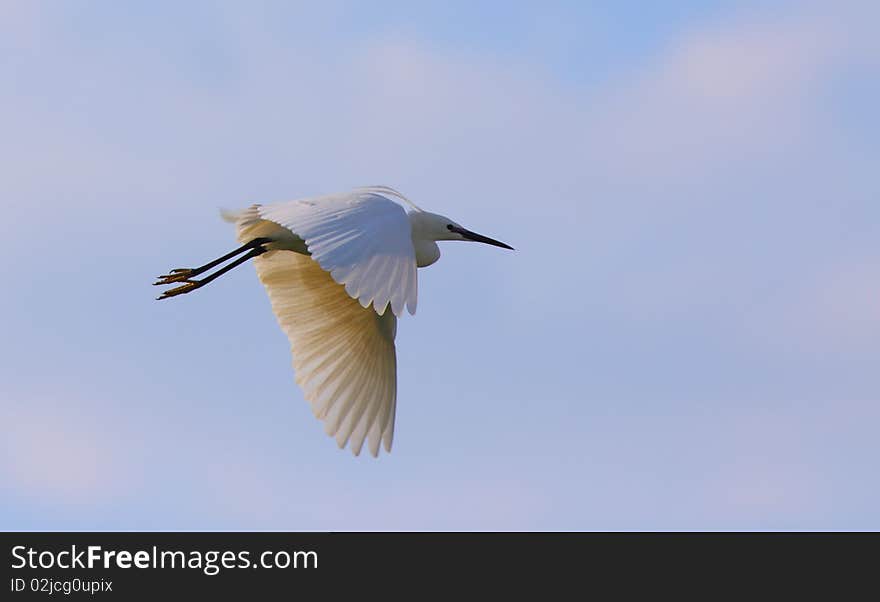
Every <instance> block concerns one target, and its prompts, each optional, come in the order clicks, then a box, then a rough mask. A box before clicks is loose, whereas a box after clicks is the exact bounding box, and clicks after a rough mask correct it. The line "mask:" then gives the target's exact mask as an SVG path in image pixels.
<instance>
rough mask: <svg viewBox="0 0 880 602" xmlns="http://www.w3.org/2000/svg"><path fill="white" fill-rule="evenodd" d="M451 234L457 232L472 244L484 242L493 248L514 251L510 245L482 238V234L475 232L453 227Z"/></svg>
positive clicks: (485, 237)
mask: <svg viewBox="0 0 880 602" xmlns="http://www.w3.org/2000/svg"><path fill="white" fill-rule="evenodd" d="M450 229H451V230H452V231H453V232H457V233H459V234H461V235H462V236H464V237H465V238H466V239H468V240H472V241H474V242H484V243H486V244H487V245H493V246H495V247H501V248H502V249H510V250H511V251H515V250H516V249H514V248H513V247H511V246H510V245H507V244H504V243H503V242H501V241H500V240H495V239H494V238H489V237H488V236H483V235H482V234H477V233H476V232H471V231H470V230H465V229H464V228H459V227H458V226H453V227H452V228H450Z"/></svg>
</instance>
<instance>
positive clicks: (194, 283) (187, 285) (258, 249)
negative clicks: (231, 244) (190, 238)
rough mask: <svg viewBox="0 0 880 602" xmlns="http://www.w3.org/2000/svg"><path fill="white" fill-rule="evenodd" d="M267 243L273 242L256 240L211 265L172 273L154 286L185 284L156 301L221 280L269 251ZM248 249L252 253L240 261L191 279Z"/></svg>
mask: <svg viewBox="0 0 880 602" xmlns="http://www.w3.org/2000/svg"><path fill="white" fill-rule="evenodd" d="M258 241H259V242H258ZM267 242H271V240H270V239H268V238H255V239H254V240H252V241H250V242H249V243H247V244H246V245H244V246H243V247H241V248H240V249H236V250H235V251H233V252H232V253H229V254H227V255H224V256H223V257H221V258H220V259H217V260H214V261H212V262H210V263H206V264H205V265H203V266H201V267H198V268H195V269H193V270H188V271H186V272H185V271H184V270H177V271H172V273H171V274H169V275H168V277H163V278H167V279H164V280H160V281H159V282H156V283H154V284H171V283H173V282H183V283H184V284H183V285H182V286H178V287H176V288H172V289H169V290H167V291H165V292H164V293H162V295H161V296H160V297H156V300H157V301H158V300H161V299H167V298H169V297H176V296H177V295H183V294H186V293H190V292H192V291H194V290H196V289H198V288H201V287H203V286H205V285H206V284H208V283H209V282H212V281H213V280H215V279H217V278H219V277H220V276H222V275H223V274H225V273H226V272H228V271H229V270H232V269H233V268H237V267H238V266H240V265H241V264H243V263H244V262H246V261H248V260H249V259H253V258H254V257H259V256H260V255H262V254H263V253H265V252H266V251H267V250H268V249H266V248H265V247H264V246H262V245H264V244H265V243H267ZM248 249H250V251H248V253H247V254H245V255H243V256H242V257H239V258H238V259H236V260H235V261H233V262H232V263H230V264H229V265H226V266H224V267H222V268H220V269H219V270H217V271H216V272H214V273H212V274H208V275H207V276H205V277H204V278H202V279H201V280H191V279H190V277H191V276H194V275H197V274H201V273H203V272H205V271H206V270H210V269H211V268H213V267H215V266H217V265H219V264H221V263H222V262H224V261H226V260H227V259H230V258H232V257H235V255H237V254H239V253H241V252H243V251H246V250H248ZM183 274H186V275H185V276H183ZM178 275H181V277H179V278H178V277H177V276H178ZM172 278H173V279H172Z"/></svg>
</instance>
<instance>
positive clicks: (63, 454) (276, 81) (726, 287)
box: [0, 1, 880, 530]
mask: <svg viewBox="0 0 880 602" xmlns="http://www.w3.org/2000/svg"><path fill="white" fill-rule="evenodd" d="M878 18H880V12H878V9H877V7H876V3H872V2H867V1H866V2H857V1H854V2H834V3H831V2H826V3H823V2H816V3H807V2H797V3H795V2H785V3H776V4H771V3H751V2H718V3H709V2H672V3H664V4H663V7H662V8H660V7H659V5H658V7H657V8H645V6H644V5H643V3H629V2H627V3H620V2H614V3H612V2H607V3H575V2H571V3H522V4H512V3H490V2H486V3H480V4H479V6H477V7H474V6H472V3H450V2H442V3H440V2H438V3H408V2H392V3H347V2H327V3H323V2H322V3H320V5H319V4H318V3H313V4H301V5H297V4H294V3H280V2H279V3H267V4H258V3H244V2H240V3H215V2H204V3H198V2H192V3H185V4H184V5H182V6H181V5H180V4H179V3H163V2H156V3H149V4H145V5H142V6H140V7H135V6H133V5H131V4H126V5H120V4H119V3H113V2H90V3H77V2H53V3H38V2H24V1H22V2H5V3H3V4H2V5H0V98H2V99H3V110H2V111H0V131H2V132H3V136H2V138H0V162H2V165H3V177H2V178H0V198H2V199H3V201H2V202H3V214H4V219H3V220H0V235H2V236H0V240H2V243H0V245H2V249H0V250H2V253H0V277H2V279H3V282H4V283H5V289H4V290H5V294H3V295H2V296H0V310H2V315H3V316H4V318H3V322H2V324H3V337H2V338H0V360H2V361H0V435H2V439H0V441H2V448H0V450H2V452H0V496H2V500H3V503H2V504H0V528H4V529H319V530H324V529H333V530H343V529H355V530H361V529H406V530H409V529H480V530H484V529H503V530H508V529H516V530H531V529H553V530H571V529H579V530H580V529H600V530H603V529H878V528H880V513H878V511H877V508H878V507H880V481H878V478H877V476H876V473H877V470H876V467H877V465H878V462H880V444H878V442H877V436H876V430H877V429H876V425H877V424H878V421H880V378H878V369H877V366H878V365H880V361H878V360H880V244H878V240H880V202H878V199H880V184H878V182H880V180H878V178H877V166H878V165H880V145H878V143H877V140H878V139H880V120H878V118H877V114H876V107H877V106H880V42H878V40H877V37H876V35H875V31H874V29H875V28H874V27H873V24H874V23H876V22H877V21H878ZM375 183H382V184H388V185H392V186H395V187H397V188H399V189H400V190H401V191H403V192H404V193H405V194H406V195H407V196H409V197H410V198H412V199H413V200H414V201H415V202H416V203H418V204H420V205H421V206H423V207H425V208H427V209H429V210H433V211H437V212H439V213H443V214H446V215H449V216H451V217H453V218H454V219H455V220H456V221H459V222H460V223H462V224H463V225H465V226H467V227H471V228H473V229H474V230H476V231H479V232H483V233H485V234H487V235H489V236H493V237H496V238H499V239H501V240H504V241H505V242H509V243H511V244H512V245H513V246H515V247H516V248H517V251H516V252H515V253H508V252H503V251H501V250H499V249H494V248H491V247H482V246H478V245H466V244H456V243H448V244H445V245H444V246H443V257H442V259H441V261H440V262H439V263H438V264H436V265H434V266H432V267H430V268H428V269H425V270H421V271H420V298H419V312H418V314H417V316H416V317H414V318H412V317H407V318H404V319H403V320H402V321H401V323H400V325H399V329H398V356H399V403H398V414H397V429H396V436H395V447H394V450H393V452H392V453H391V454H390V455H387V456H385V455H383V456H382V457H381V458H380V459H379V460H374V459H373V458H371V457H369V456H368V455H367V456H365V457H360V458H353V457H352V456H351V455H350V454H349V453H348V451H339V450H338V449H336V446H335V443H334V442H333V441H332V440H331V439H330V438H328V437H326V436H325V435H324V434H323V429H322V425H321V424H320V423H319V422H318V421H317V420H315V419H314V418H313V417H312V415H311V413H310V410H309V408H308V405H307V404H306V403H305V401H304V400H303V399H302V396H301V393H300V391H299V390H298V389H297V388H296V387H295V385H294V382H293V375H292V372H291V369H290V360H289V354H288V348H287V342H286V340H285V338H284V336H283V335H282V333H281V332H280V330H279V329H278V328H277V326H276V324H275V321H274V317H273V316H272V314H271V311H270V309H269V304H268V300H267V299H266V297H265V294H264V292H263V290H262V288H261V287H260V286H259V283H258V282H257V279H256V276H255V274H254V273H253V270H252V269H250V268H244V269H240V270H236V272H234V273H232V274H230V275H229V276H228V277H225V278H223V279H221V280H220V281H218V282H217V283H215V284H213V285H212V286H211V287H208V288H206V289H205V290H204V291H202V292H200V293H199V294H195V295H192V296H188V297H184V298H179V299H175V300H172V301H168V302H162V303H156V302H155V301H154V300H153V299H154V296H155V293H156V290H155V289H154V288H153V287H151V286H150V284H151V282H152V281H153V277H154V276H156V275H157V274H160V273H163V272H164V271H166V270H167V269H168V268H171V267H176V266H181V265H191V264H197V263H200V262H202V261H204V260H207V259H210V258H213V257H215V256H217V255H218V254H221V253H223V252H225V251H227V250H228V249H230V248H232V246H233V244H234V237H233V233H232V232H231V231H230V228H229V226H228V224H225V223H223V222H222V221H221V220H220V219H219V216H218V213H217V210H218V208H221V207H223V208H235V207H240V206H244V205H247V204H249V203H251V202H255V201H277V200H284V199H291V198H297V197H302V196H307V195H312V194H319V193H324V192H333V191H338V190H345V189H347V188H350V187H353V186H357V185H363V184H375Z"/></svg>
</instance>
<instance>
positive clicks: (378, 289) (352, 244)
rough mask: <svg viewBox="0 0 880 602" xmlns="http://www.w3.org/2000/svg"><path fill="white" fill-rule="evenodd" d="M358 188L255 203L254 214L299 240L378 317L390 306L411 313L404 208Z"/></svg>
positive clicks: (411, 260) (411, 259)
mask: <svg viewBox="0 0 880 602" xmlns="http://www.w3.org/2000/svg"><path fill="white" fill-rule="evenodd" d="M379 190H381V189H378V188H377V189H375V190H372V189H359V190H355V191H352V192H346V193H340V194H333V195H328V196H323V197H315V198H310V199H301V200H297V201H287V202H283V203H273V204H269V205H261V206H258V207H257V211H258V213H259V216H260V217H261V218H263V219H265V220H269V221H272V222H275V223H276V224H279V225H281V226H283V227H285V228H287V229H288V230H290V231H291V232H293V233H294V234H296V235H298V236H299V237H301V238H302V239H303V240H305V243H306V245H307V246H308V249H309V252H311V254H312V259H314V260H315V261H317V262H318V264H319V265H320V266H321V267H322V268H324V269H325V270H326V271H327V272H329V273H330V275H331V276H332V277H333V280H335V281H336V282H338V283H339V284H342V285H344V286H345V290H346V291H347V292H348V294H349V295H350V296H351V297H353V298H355V299H357V300H358V301H359V302H360V304H361V305H362V306H363V307H369V305H370V304H371V303H372V304H373V309H375V310H376V312H377V313H378V314H379V315H382V314H384V313H385V308H386V307H387V306H388V305H389V304H390V305H391V311H392V312H393V313H394V315H395V316H400V315H401V314H402V313H403V308H404V306H406V308H407V309H408V310H409V313H411V314H415V312H416V302H417V297H418V278H417V276H416V257H415V250H414V248H413V244H412V230H411V227H410V223H409V218H408V217H407V215H406V211H405V210H404V209H403V207H401V206H400V205H398V204H397V203H395V202H394V201H392V200H391V199H389V198H387V197H386V196H383V195H382V194H379V192H377V191H379Z"/></svg>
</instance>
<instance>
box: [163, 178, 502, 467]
mask: <svg viewBox="0 0 880 602" xmlns="http://www.w3.org/2000/svg"><path fill="white" fill-rule="evenodd" d="M392 199H397V200H398V201H401V202H403V203H405V204H406V205H407V209H408V210H407V209H404V207H403V206H402V205H400V204H398V203H397V202H395V201H394V200H392ZM224 218H225V219H226V220H227V221H231V222H233V223H235V226H236V230H237V236H238V241H239V242H240V243H241V246H240V247H239V248H238V249H236V250H234V251H232V252H230V253H227V254H226V255H224V256H223V257H220V258H218V259H216V260H214V261H211V262H209V263H206V264H205V265H203V266H201V267H198V268H177V269H174V270H171V272H170V273H168V274H166V275H164V276H160V277H159V281H158V282H156V283H155V284H157V285H164V284H172V283H182V284H181V285H180V286H178V287H176V288H172V289H169V290H166V291H165V292H164V293H163V294H162V296H161V297H159V299H166V298H169V297H175V296H177V295H181V294H184V293H189V292H192V291H194V290H196V289H198V288H200V287H202V286H204V285H206V284H208V283H209V282H211V281H212V280H214V279H215V278H217V277H218V276H221V275H223V274H225V273H226V272H228V271H229V270H231V269H233V268H235V267H236V266H238V265H241V264H242V263H244V262H246V261H247V260H249V259H253V260H254V265H255V266H256V269H257V274H258V276H259V278H260V280H261V281H262V283H263V285H264V286H265V288H266V292H267V293H268V294H269V300H270V302H271V304H272V310H273V312H274V313H275V317H276V318H277V319H278V322H279V324H280V325H281V328H282V330H284V332H285V334H286V335H287V337H288V339H289V341H290V346H291V353H292V355H293V368H294V372H295V375H296V382H297V383H298V384H299V386H300V387H301V388H302V389H303V392H304V396H305V398H306V400H307V401H308V402H309V403H310V404H311V407H312V411H313V413H314V414H315V416H316V417H317V418H318V419H320V420H323V421H324V423H325V430H326V432H327V434H328V435H330V436H334V437H335V438H336V442H337V444H338V445H339V447H340V448H343V447H345V446H346V444H350V449H351V451H352V453H354V455H358V454H359V453H360V451H361V448H362V446H363V444H364V441H368V442H369V449H370V453H371V454H372V455H373V456H377V455H378V454H379V446H380V443H381V444H383V445H384V447H385V451H386V452H388V451H391V443H392V440H393V437H394V414H395V407H396V403H397V357H396V352H395V348H394V338H395V335H396V333H397V318H398V317H399V316H400V315H401V314H402V313H403V309H404V306H405V307H406V308H407V309H408V310H409V313H410V314H415V312H416V297H417V291H418V277H417V275H416V268H417V267H419V268H423V267H426V266H429V265H431V264H433V263H434V262H436V261H437V260H438V259H439V258H440V249H439V248H438V246H437V241H440V240H470V241H476V242H482V243H487V244H490V245H495V246H497V247H503V248H505V249H513V247H510V246H508V245H506V244H504V243H502V242H499V241H497V240H493V239H491V238H488V237H486V236H482V235H480V234H476V233H475V232H471V231H470V230H467V229H465V228H463V227H462V226H460V225H459V224H457V223H456V222H454V221H452V220H451V219H449V218H447V217H444V216H442V215H437V214H434V213H428V212H427V211H424V210H422V209H420V208H419V207H417V206H416V205H415V204H414V203H412V202H411V201H409V200H408V199H407V198H406V197H404V196H403V195H402V194H400V193H399V192H397V191H396V190H393V189H392V188H388V187H386V186H371V187H365V188H358V189H355V190H353V191H351V192H345V193H339V194H332V195H327V196H321V197H315V198H306V199H300V200H295V201H288V202H282V203H274V204H267V205H252V206H251V207H249V208H247V209H244V210H242V211H240V212H238V213H234V214H233V213H229V214H226V213H224ZM236 257H237V258H236ZM233 258H236V259H235V260H234V261H232V262H230V263H229V264H227V265H225V266H224V267H222V268H220V269H218V270H216V271H214V272H213V273H210V274H208V275H207V276H205V277H204V278H201V279H199V280H196V279H194V277H195V276H198V275H199V274H203V273H205V272H207V271H209V270H211V269H213V268H215V267H218V266H220V265H221V264H223V263H224V262H226V261H229V260H230V259H233ZM389 308H390V311H388V309H389Z"/></svg>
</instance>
